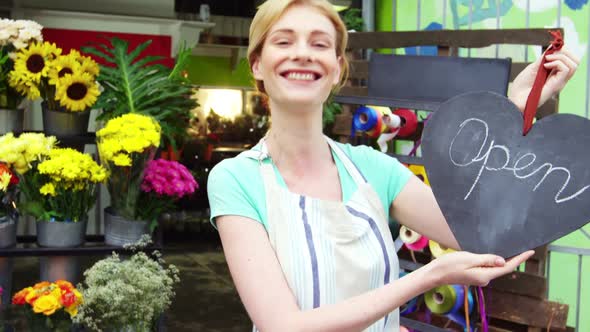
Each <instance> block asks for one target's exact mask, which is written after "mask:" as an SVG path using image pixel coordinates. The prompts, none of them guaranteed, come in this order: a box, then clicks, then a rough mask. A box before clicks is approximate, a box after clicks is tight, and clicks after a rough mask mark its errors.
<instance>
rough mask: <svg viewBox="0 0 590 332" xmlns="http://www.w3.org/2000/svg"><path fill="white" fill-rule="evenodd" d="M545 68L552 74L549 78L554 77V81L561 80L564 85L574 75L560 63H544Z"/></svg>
mask: <svg viewBox="0 0 590 332" xmlns="http://www.w3.org/2000/svg"><path fill="white" fill-rule="evenodd" d="M545 68H547V69H552V70H553V71H554V73H551V75H550V77H554V79H561V80H563V83H564V84H565V82H567V80H569V78H570V77H571V76H572V75H573V74H574V71H573V70H571V69H570V68H569V67H568V66H566V65H565V63H563V62H561V61H552V62H547V63H545Z"/></svg>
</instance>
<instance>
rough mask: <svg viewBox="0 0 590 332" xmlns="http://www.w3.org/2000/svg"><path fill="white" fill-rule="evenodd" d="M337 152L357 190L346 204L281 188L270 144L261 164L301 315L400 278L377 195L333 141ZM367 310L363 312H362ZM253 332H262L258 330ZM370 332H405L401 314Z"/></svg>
mask: <svg viewBox="0 0 590 332" xmlns="http://www.w3.org/2000/svg"><path fill="white" fill-rule="evenodd" d="M326 139H327V140H328V143H329V144H330V147H331V149H332V150H333V151H334V153H335V154H336V155H337V156H338V158H339V159H340V160H341V162H342V163H343V165H344V166H345V168H346V170H347V172H348V173H349V174H350V175H351V177H352V178H353V179H354V181H355V183H356V185H357V191H356V192H355V193H354V194H353V195H352V196H351V198H350V200H349V201H347V202H346V203H343V202H335V201H325V200H320V199H316V198H311V197H307V196H303V195H299V194H295V193H292V192H290V191H289V190H288V189H287V188H285V187H283V186H281V185H279V183H278V182H277V180H276V176H275V171H274V168H273V166H272V164H271V163H263V162H262V160H263V159H265V158H267V157H268V150H267V147H266V143H265V141H264V139H263V140H262V144H261V147H262V149H261V151H255V150H250V151H247V152H246V156H250V157H254V158H256V159H257V160H259V161H260V162H259V164H260V171H261V173H262V178H263V181H264V188H265V192H266V207H267V220H268V222H267V232H268V235H269V239H270V242H271V245H272V247H273V248H274V250H275V253H276V256H277V258H278V260H279V262H280V264H281V268H282V270H283V273H284V275H285V277H286V280H287V282H288V284H289V287H290V288H291V291H292V292H293V294H294V295H295V297H296V299H297V304H298V305H299V308H300V309H301V310H310V309H313V308H317V307H319V306H322V305H326V304H333V303H337V302H339V301H342V300H345V299H347V298H350V297H353V296H356V295H359V294H362V293H365V292H367V291H369V290H372V289H375V288H378V287H381V286H383V285H384V284H387V283H390V282H391V281H393V280H395V279H397V278H398V273H399V262H398V258H397V254H396V251H395V248H394V243H393V239H392V236H391V233H390V231H389V227H388V224H387V220H388V218H387V215H386V213H385V211H383V205H382V204H381V201H380V199H379V196H378V195H377V193H376V192H375V191H374V190H373V188H371V186H370V185H369V183H368V182H367V180H366V179H365V178H364V176H363V175H362V174H361V172H360V171H359V169H358V168H357V167H356V166H355V165H354V163H353V162H352V161H351V160H350V158H348V156H347V155H346V153H344V151H342V150H341V149H340V147H338V146H337V145H336V143H334V142H333V141H332V140H331V139H330V138H328V137H326ZM361 309H362V308H359V310H361ZM253 331H258V330H257V329H256V327H254V328H253ZM365 331H367V332H376V331H379V332H381V331H388V332H389V331H395V332H397V331H399V310H395V311H394V312H392V313H390V314H389V315H387V316H386V317H385V318H383V319H381V320H379V321H377V322H376V323H374V324H373V325H371V326H370V327H369V328H367V329H366V330H365Z"/></svg>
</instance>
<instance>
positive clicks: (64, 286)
mask: <svg viewBox="0 0 590 332" xmlns="http://www.w3.org/2000/svg"><path fill="white" fill-rule="evenodd" d="M55 284H56V285H57V287H59V288H60V289H61V290H64V291H71V290H72V289H74V285H72V283H71V282H69V281H66V280H56V281H55Z"/></svg>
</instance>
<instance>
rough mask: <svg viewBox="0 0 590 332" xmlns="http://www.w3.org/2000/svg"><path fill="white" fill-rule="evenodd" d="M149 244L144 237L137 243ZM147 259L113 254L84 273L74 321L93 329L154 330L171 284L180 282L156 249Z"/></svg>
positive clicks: (166, 304)
mask: <svg viewBox="0 0 590 332" xmlns="http://www.w3.org/2000/svg"><path fill="white" fill-rule="evenodd" d="M148 244H149V236H147V237H146V236H144V237H143V238H142V241H140V243H138V244H137V245H138V246H139V247H136V248H132V249H133V250H137V249H140V248H141V247H145V246H147V245H148ZM151 256H152V257H155V258H150V256H148V255H147V254H146V253H144V252H137V253H135V254H134V255H133V256H131V258H129V259H124V260H121V259H120V258H119V256H117V254H116V253H113V254H112V256H111V257H108V258H105V259H102V260H100V261H98V262H96V264H94V265H93V266H92V267H91V268H90V269H88V270H86V271H85V272H84V277H85V280H84V283H83V285H82V286H81V287H80V291H81V292H82V294H83V295H84V303H83V305H82V306H81V307H80V310H79V312H78V315H76V316H75V317H74V322H76V323H80V324H84V325H85V326H86V327H88V328H90V329H91V330H93V331H104V330H107V331H108V330H124V331H134V332H147V331H154V325H156V321H157V319H158V318H159V316H160V315H161V314H162V313H164V311H165V310H166V309H168V307H169V306H170V304H171V303H172V299H173V298H174V295H175V293H174V285H175V284H176V283H178V282H179V281H180V279H179V277H178V274H179V271H178V269H177V268H176V267H175V266H174V265H169V266H168V267H166V265H165V262H164V260H163V259H162V257H161V255H160V253H159V252H157V251H156V252H153V253H152V255H151Z"/></svg>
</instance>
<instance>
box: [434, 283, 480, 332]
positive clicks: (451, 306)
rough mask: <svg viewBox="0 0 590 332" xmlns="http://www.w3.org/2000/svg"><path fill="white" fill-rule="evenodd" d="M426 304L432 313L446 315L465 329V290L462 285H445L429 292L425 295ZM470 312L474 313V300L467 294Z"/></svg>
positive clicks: (469, 293)
mask: <svg viewBox="0 0 590 332" xmlns="http://www.w3.org/2000/svg"><path fill="white" fill-rule="evenodd" d="M424 303H426V306H427V307H428V309H429V310H430V311H432V312H433V313H435V314H439V315H446V316H447V317H449V318H450V319H451V320H453V321H455V322H456V323H458V324H460V325H461V326H463V328H465V326H466V325H467V324H466V322H465V317H464V315H465V307H464V306H465V289H464V287H463V286H460V285H443V286H439V287H436V288H434V289H431V290H429V291H428V292H426V293H425V294H424ZM467 303H468V304H467V306H468V312H469V313H470V314H471V312H473V306H474V300H473V295H472V294H471V292H467Z"/></svg>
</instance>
